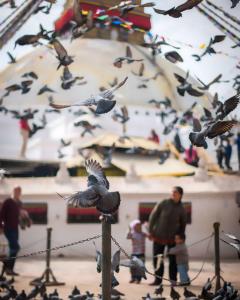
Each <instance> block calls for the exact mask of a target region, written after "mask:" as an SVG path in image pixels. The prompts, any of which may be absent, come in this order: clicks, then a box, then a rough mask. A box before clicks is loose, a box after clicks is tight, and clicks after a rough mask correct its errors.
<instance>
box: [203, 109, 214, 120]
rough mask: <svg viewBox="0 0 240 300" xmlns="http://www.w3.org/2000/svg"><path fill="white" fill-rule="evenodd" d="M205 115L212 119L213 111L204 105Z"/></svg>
mask: <svg viewBox="0 0 240 300" xmlns="http://www.w3.org/2000/svg"><path fill="white" fill-rule="evenodd" d="M203 110H204V113H205V116H206V117H207V118H209V119H212V113H211V112H210V110H208V109H207V108H205V107H203Z"/></svg>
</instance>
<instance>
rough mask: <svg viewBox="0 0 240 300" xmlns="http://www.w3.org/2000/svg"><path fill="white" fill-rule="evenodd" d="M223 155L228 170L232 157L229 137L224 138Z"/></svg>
mask: <svg viewBox="0 0 240 300" xmlns="http://www.w3.org/2000/svg"><path fill="white" fill-rule="evenodd" d="M224 150H225V153H224V157H225V165H226V167H227V169H228V170H232V167H231V166H230V160H231V157H232V145H231V142H230V140H229V139H227V140H226V145H225V146H224Z"/></svg>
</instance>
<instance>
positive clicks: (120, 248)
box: [111, 233, 214, 286]
mask: <svg viewBox="0 0 240 300" xmlns="http://www.w3.org/2000/svg"><path fill="white" fill-rule="evenodd" d="M213 236H214V233H212V234H211V235H210V236H208V237H206V238H204V239H201V240H199V241H197V242H194V243H193V244H191V245H190V246H189V247H192V246H194V245H196V244H199V243H200V242H203V241H206V240H209V242H208V245H207V247H206V253H205V256H204V258H203V262H202V266H201V268H200V269H199V271H198V273H197V274H196V275H195V276H194V277H193V278H192V279H191V280H190V282H193V281H194V280H196V279H197V278H198V276H199V275H200V274H201V272H202V271H203V268H204V265H205V263H206V259H207V255H208V252H209V247H210V244H211V241H212V238H213ZM111 239H112V241H113V242H114V244H115V245H116V246H117V247H118V248H119V250H120V251H121V252H122V253H123V254H124V255H125V256H126V258H127V259H130V260H131V255H129V254H128V253H127V252H126V251H125V250H124V249H123V247H122V246H121V245H120V244H119V243H118V242H117V240H116V239H115V238H114V237H113V236H111ZM145 272H146V273H147V274H149V275H151V276H154V277H156V278H158V279H160V280H165V281H168V282H170V283H171V284H170V285H169V286H172V284H175V285H176V286H179V285H181V282H178V281H173V280H170V279H168V278H165V277H163V276H158V275H156V274H154V273H152V272H150V271H148V270H147V269H146V268H145Z"/></svg>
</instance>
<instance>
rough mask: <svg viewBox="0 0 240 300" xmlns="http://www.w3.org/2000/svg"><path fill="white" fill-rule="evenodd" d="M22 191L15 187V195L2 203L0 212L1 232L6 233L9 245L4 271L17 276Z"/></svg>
mask: <svg viewBox="0 0 240 300" xmlns="http://www.w3.org/2000/svg"><path fill="white" fill-rule="evenodd" d="M21 193H22V189H21V187H20V186H17V187H15V188H14V189H13V195H12V197H10V198H7V199H6V200H5V201H4V202H3V205H2V208H1V213H0V228H1V232H3V233H4V235H5V237H6V239H7V241H8V246H9V256H8V258H7V259H6V260H5V261H4V265H3V272H2V273H4V272H5V273H6V274H7V275H11V276H17V275H19V274H17V273H16V272H14V266H15V257H16V256H17V253H18V252H19V250H20V246H19V242H18V225H19V219H20V209H21V201H20V198H21Z"/></svg>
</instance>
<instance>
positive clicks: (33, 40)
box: [14, 24, 48, 48]
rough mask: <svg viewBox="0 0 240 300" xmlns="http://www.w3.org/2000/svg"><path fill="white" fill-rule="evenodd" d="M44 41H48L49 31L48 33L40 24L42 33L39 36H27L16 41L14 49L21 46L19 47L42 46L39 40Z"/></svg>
mask: <svg viewBox="0 0 240 300" xmlns="http://www.w3.org/2000/svg"><path fill="white" fill-rule="evenodd" d="M41 38H43V39H48V31H46V30H45V29H44V28H43V26H42V25H41V24H40V31H39V32H38V33H37V34H25V35H23V36H21V37H20V38H18V39H17V40H16V41H15V46H14V48H15V47H16V46H17V45H19V46H25V45H34V44H40V43H39V40H40V39H41Z"/></svg>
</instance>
